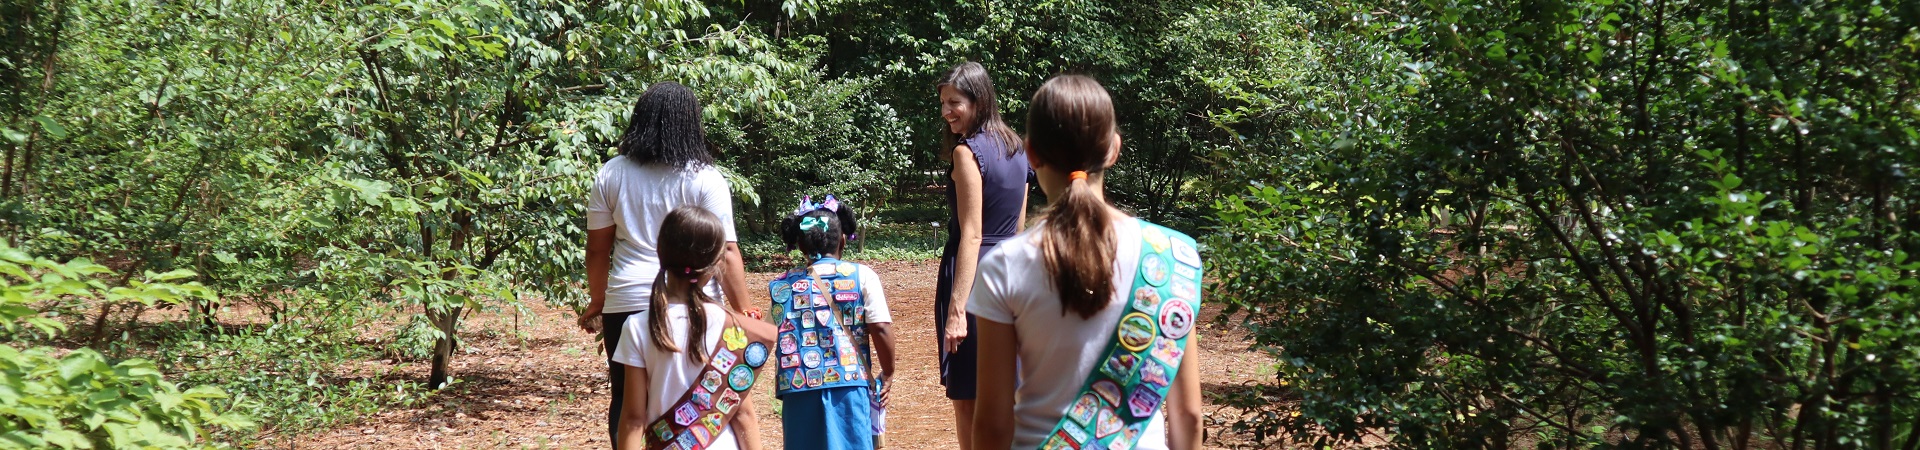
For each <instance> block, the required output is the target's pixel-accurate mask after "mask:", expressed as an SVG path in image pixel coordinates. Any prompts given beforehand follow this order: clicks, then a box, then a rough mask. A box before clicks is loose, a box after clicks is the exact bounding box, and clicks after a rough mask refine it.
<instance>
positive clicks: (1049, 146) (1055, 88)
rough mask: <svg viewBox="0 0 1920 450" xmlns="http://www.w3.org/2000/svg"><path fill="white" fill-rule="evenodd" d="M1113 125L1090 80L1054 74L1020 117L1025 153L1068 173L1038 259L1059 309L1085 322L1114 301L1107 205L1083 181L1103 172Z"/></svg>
mask: <svg viewBox="0 0 1920 450" xmlns="http://www.w3.org/2000/svg"><path fill="white" fill-rule="evenodd" d="M1115 129H1116V124H1115V118H1114V113H1113V100H1112V98H1111V97H1109V96H1108V95H1107V90H1106V88H1103V87H1100V83H1099V82H1097V81H1094V80H1093V79H1092V78H1089V77H1086V76H1081V75H1061V76H1056V77H1053V79H1050V80H1047V83H1046V84H1044V85H1041V86H1040V90H1038V91H1036V92H1034V94H1033V101H1032V102H1031V103H1030V104H1029V109H1028V112H1027V146H1028V147H1027V152H1029V154H1031V155H1033V157H1034V158H1035V159H1038V160H1039V161H1040V162H1042V163H1044V164H1045V165H1046V166H1048V167H1052V168H1056V169H1059V170H1064V171H1069V174H1068V180H1067V188H1066V192H1064V193H1062V195H1061V198H1060V199H1059V200H1058V201H1055V202H1053V206H1052V207H1050V208H1048V209H1047V212H1046V213H1045V216H1044V220H1045V221H1046V224H1045V225H1043V226H1042V229H1041V230H1040V231H1041V232H1040V236H1041V237H1040V258H1041V260H1042V261H1043V262H1045V263H1046V268H1047V275H1048V276H1049V277H1051V278H1052V279H1053V285H1054V287H1055V288H1056V289H1058V290H1059V293H1060V302H1061V305H1062V306H1063V308H1062V310H1063V311H1073V312H1076V313H1079V314H1080V317H1082V318H1091V317H1093V315H1094V314H1097V313H1099V312H1100V310H1101V309H1104V308H1106V306H1107V303H1108V301H1109V300H1110V299H1112V298H1113V294H1114V289H1115V287H1114V285H1113V261H1114V258H1115V256H1114V253H1115V252H1116V251H1117V250H1116V249H1115V247H1116V246H1117V244H1116V240H1117V237H1116V236H1115V232H1114V229H1113V228H1114V227H1113V222H1112V220H1110V219H1109V218H1108V216H1107V212H1106V211H1107V208H1108V206H1107V204H1106V201H1105V200H1103V199H1102V197H1101V196H1100V194H1099V192H1098V189H1099V188H1097V187H1095V186H1094V185H1093V184H1092V182H1091V181H1088V180H1087V177H1088V175H1089V173H1093V174H1098V173H1100V172H1102V171H1104V170H1105V168H1106V166H1107V156H1108V154H1109V151H1111V150H1112V149H1113V145H1114V139H1115V138H1116V136H1118V135H1117V134H1116V132H1115Z"/></svg>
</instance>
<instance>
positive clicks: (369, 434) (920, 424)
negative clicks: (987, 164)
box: [260, 261, 1273, 450]
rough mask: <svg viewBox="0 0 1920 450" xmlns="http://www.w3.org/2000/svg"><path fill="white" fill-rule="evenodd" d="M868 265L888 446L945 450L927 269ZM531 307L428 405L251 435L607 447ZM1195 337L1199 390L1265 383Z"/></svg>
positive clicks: (563, 326)
mask: <svg viewBox="0 0 1920 450" xmlns="http://www.w3.org/2000/svg"><path fill="white" fill-rule="evenodd" d="M873 266H874V268H875V269H876V270H878V271H879V272H880V277H881V279H883V280H885V281H886V283H887V286H886V288H887V299H888V303H889V306H890V307H891V308H892V309H893V316H894V333H895V334H896V335H898V336H899V339H900V341H899V342H900V355H899V358H900V360H899V361H898V364H897V370H898V371H899V372H900V374H899V375H898V377H897V378H896V380H897V381H896V384H895V385H894V388H893V395H892V401H893V404H892V405H891V407H890V409H889V412H888V419H887V424H888V426H889V429H888V444H889V445H888V448H891V449H902V450H912V449H942V448H952V447H953V446H954V431H953V429H954V427H953V415H952V412H951V411H952V409H951V406H949V404H948V403H947V401H946V397H945V396H944V395H943V392H944V391H943V390H942V389H941V387H940V385H939V380H938V379H937V378H936V376H937V374H938V370H937V369H936V364H935V356H934V349H935V347H934V330H933V293H934V274H935V273H936V271H937V269H938V262H937V261H923V262H882V263H878V264H873ZM773 276H774V274H772V273H756V274H753V276H751V277H749V279H748V281H749V286H764V285H765V284H766V282H767V281H769V280H771V279H772V278H773ZM536 303H537V302H536ZM531 308H532V311H533V313H534V314H533V316H531V317H528V316H523V317H520V318H519V320H518V323H517V324H516V320H515V317H514V315H513V314H512V313H511V312H508V311H497V312H488V313H479V314H475V315H473V316H471V318H469V319H467V321H466V324H465V325H463V326H462V328H463V329H462V335H463V337H465V345H466V347H465V348H464V349H463V350H464V351H463V352H462V353H460V354H458V355H457V356H456V357H455V359H454V362H453V372H454V376H455V377H457V378H458V379H459V382H458V383H456V384H454V385H453V386H450V387H448V388H447V389H446V390H444V391H442V392H439V393H436V394H434V395H433V396H432V397H431V398H430V399H429V400H428V401H426V402H423V403H422V404H419V405H415V406H414V407H412V408H409V409H394V410H387V411H383V412H380V413H378V414H376V415H373V416H370V417H365V418H363V419H362V420H361V421H359V422H358V423H355V424H352V425H346V426H341V427H337V428H334V429H331V430H327V431H323V432H319V433H314V434H306V435H296V436H281V435H275V434H272V433H271V432H269V433H268V434H265V435H263V436H261V438H262V440H261V442H260V444H262V445H261V446H262V447H270V448H327V449H332V448H348V449H379V450H392V449H429V448H432V449H439V448H607V447H608V443H607V436H606V422H605V417H606V399H607V396H608V395H609V391H608V386H607V377H606V371H605V366H604V363H603V360H602V358H601V357H600V356H598V355H597V354H596V352H597V350H598V349H597V343H596V342H595V340H594V339H593V336H592V335H589V334H587V333H584V332H582V331H580V330H579V329H577V328H575V327H574V326H573V320H572V317H573V313H572V312H571V311H569V310H566V309H563V308H553V307H548V306H545V305H533V306H532V307H531ZM1210 309H1217V308H1210ZM1210 315H1211V314H1209V315H1208V316H1210ZM1209 318H1210V317H1203V319H1209ZM1202 323H1210V322H1202ZM516 330H517V331H516ZM1201 330H1202V331H1201V333H1202V338H1201V340H1200V342H1201V354H1200V356H1201V360H1202V361H1203V362H1202V364H1201V365H1202V368H1201V370H1202V373H1203V378H1202V383H1203V386H1205V389H1206V390H1208V391H1213V390H1216V389H1233V388H1236V387H1237V386H1244V385H1245V384H1247V383H1249V382H1253V381H1257V380H1262V379H1270V378H1271V376H1272V375H1271V372H1265V371H1263V369H1264V368H1265V367H1266V366H1268V365H1270V364H1271V363H1272V361H1273V360H1272V358H1270V357H1268V356H1267V355H1265V354H1262V353H1259V352H1255V351H1250V350H1248V349H1247V347H1248V345H1247V341H1246V338H1245V336H1244V332H1242V331H1239V330H1237V329H1230V328H1221V327H1212V326H1208V327H1203V328H1201ZM366 364H368V365H384V366H387V367H386V368H367V367H359V368H353V369H348V370H369V369H374V370H381V371H384V370H386V369H394V371H395V372H397V373H403V374H408V376H413V377H417V378H420V379H425V378H426V376H427V365H426V363H424V362H401V363H399V364H398V365H397V367H396V366H395V365H394V364H393V362H392V361H368V362H366ZM755 391H756V394H755V397H756V404H757V405H758V406H759V409H758V410H759V411H761V417H762V419H763V420H762V422H763V424H762V425H761V430H762V431H763V434H764V436H765V442H766V443H767V448H772V449H778V448H780V442H781V441H780V433H781V429H780V421H779V419H778V416H777V415H776V414H775V413H774V411H776V410H775V409H774V407H773V406H774V405H773V404H772V400H773V399H772V397H773V396H772V393H771V390H769V389H756V390H755ZM1209 403H1211V402H1209ZM1206 411H1208V415H1209V418H1208V422H1209V424H1208V428H1209V433H1208V434H1209V436H1210V438H1209V439H1208V443H1207V444H1208V447H1209V448H1229V447H1242V446H1246V445H1248V444H1249V443H1247V442H1244V440H1242V439H1237V437H1235V436H1232V435H1231V434H1230V433H1227V432H1225V430H1224V429H1223V428H1224V425H1223V424H1224V423H1226V422H1227V421H1230V420H1231V418H1232V417H1235V415H1236V414H1238V412H1237V411H1233V410H1230V409H1225V408H1222V407H1218V406H1215V405H1212V404H1209V405H1207V407H1206Z"/></svg>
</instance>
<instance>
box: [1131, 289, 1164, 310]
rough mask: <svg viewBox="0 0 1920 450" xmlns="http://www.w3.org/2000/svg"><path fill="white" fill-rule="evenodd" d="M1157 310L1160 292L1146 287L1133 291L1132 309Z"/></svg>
mask: <svg viewBox="0 0 1920 450" xmlns="http://www.w3.org/2000/svg"><path fill="white" fill-rule="evenodd" d="M1159 308H1160V291H1159V290H1157V289H1154V288H1150V287H1146V286H1141V287H1140V288H1139V289H1134V290H1133V309H1138V310H1141V311H1156V310H1158V309H1159Z"/></svg>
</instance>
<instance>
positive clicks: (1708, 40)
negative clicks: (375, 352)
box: [1209, 0, 1920, 448]
mask: <svg viewBox="0 0 1920 450" xmlns="http://www.w3.org/2000/svg"><path fill="white" fill-rule="evenodd" d="M1310 10H1311V11H1312V12H1313V18H1314V20H1313V21H1312V22H1310V23H1309V24H1308V25H1309V26H1310V27H1312V29H1313V30H1314V36H1317V38H1316V41H1315V45H1316V46H1318V47H1319V48H1320V51H1319V52H1317V54H1319V55H1322V56H1320V57H1319V58H1320V59H1319V60H1318V64H1319V65H1320V66H1321V67H1325V68H1327V69H1328V72H1327V73H1328V75H1329V76H1332V77H1336V79H1337V80H1339V81H1341V83H1340V84H1338V85H1332V86H1339V88H1338V89H1336V90H1334V91H1333V92H1330V93H1329V97H1323V98H1313V97H1309V98H1304V99H1303V100H1304V102H1303V103H1301V106H1302V107H1304V108H1305V109H1306V111H1307V112H1308V113H1309V114H1310V116H1309V117H1308V120H1307V121H1305V122H1303V123H1301V124H1299V125H1298V126H1296V127H1293V128H1292V129H1291V131H1292V133H1291V135H1290V139H1287V140H1283V141H1280V142H1282V143H1283V144H1285V145H1283V146H1276V147H1275V148H1273V149H1271V150H1269V151H1270V152H1272V154H1274V155H1278V157H1275V158H1271V159H1270V161H1273V164H1271V165H1269V166H1266V167H1264V168H1265V169H1269V171H1268V172H1267V173H1266V174H1264V175H1263V174H1257V173H1248V175H1246V176H1247V177H1248V180H1247V181H1248V182H1249V183H1250V184H1251V186H1249V187H1244V188H1242V190H1241V191H1240V193H1239V195H1236V196H1234V197H1232V198H1227V199H1222V200H1221V201H1220V202H1219V203H1217V205H1218V208H1219V213H1218V218H1219V220H1220V224H1221V229H1220V231H1221V233H1220V234H1218V235H1216V236H1214V238H1213V239H1212V240H1211V242H1210V245H1209V250H1210V251H1212V252H1213V253H1212V254H1211V255H1212V256H1214V257H1215V258H1216V261H1218V264H1217V265H1216V266H1215V267H1220V268H1222V269H1221V272H1222V273H1221V275H1222V276H1221V277H1220V278H1219V280H1220V281H1219V284H1218V285H1217V286H1216V291H1217V292H1221V293H1223V294H1226V295H1224V297H1226V298H1225V300H1226V301H1227V303H1228V304H1229V305H1230V306H1229V309H1230V310H1234V311H1232V312H1244V313H1245V314H1246V315H1247V317H1248V320H1249V322H1248V324H1249V326H1250V327H1251V328H1252V329H1253V331H1254V335H1255V337H1256V339H1258V340H1259V342H1260V343H1261V344H1264V345H1269V346H1273V347H1275V348H1279V349H1281V352H1282V353H1281V355H1282V362H1283V364H1282V365H1281V367H1280V373H1279V375H1278V377H1279V380H1276V383H1275V384H1284V385H1285V386H1288V387H1289V389H1290V390H1291V391H1292V394H1295V395H1298V396H1299V397H1300V399H1301V400H1300V401H1299V403H1298V404H1297V405H1285V406H1284V407H1285V408H1288V409H1292V410H1294V412H1298V413H1299V414H1298V415H1297V416H1295V415H1292V414H1281V415H1260V416H1258V417H1260V418H1262V419H1261V421H1259V423H1248V424H1244V425H1247V426H1249V427H1253V428H1259V429H1261V430H1262V432H1263V433H1266V434H1269V435H1281V436H1291V438H1292V439H1296V440H1298V441H1301V442H1310V443H1316V444H1336V443H1343V442H1357V441H1360V440H1362V439H1365V438H1366V437H1367V436H1378V437H1379V438H1381V439H1385V440H1387V441H1389V442H1390V443H1391V444H1393V445H1394V446H1395V447H1399V448H1508V447H1518V446H1528V447H1537V448H1588V447H1603V448H1749V447H1768V448H1911V447H1913V446H1915V445H1920V433H1916V432H1915V431H1916V429H1915V427H1914V426H1913V424H1914V423H1915V421H1916V419H1920V400H1916V398H1920V365H1917V364H1916V361H1920V327H1916V325H1915V322H1914V317H1917V316H1920V303H1917V302H1916V301H1915V298H1914V297H1913V292H1914V289H1915V288H1916V287H1917V286H1916V278H1915V277H1914V271H1915V270H1920V262H1916V261H1914V259H1913V257H1912V255H1913V254H1914V252H1915V251H1916V250H1920V220H1917V219H1916V217H1920V201H1916V199H1920V191H1917V190H1916V186H1920V185H1916V183H1914V182H1913V180H1912V178H1911V176H1910V173H1911V170H1912V164H1913V163H1914V162H1915V161H1920V153H1917V152H1920V109H1916V108H1914V107H1913V105H1914V101H1915V90H1914V89H1913V87H1912V86H1913V80H1916V79H1920V65H1917V64H1916V63H1915V60H1916V59H1915V58H1913V57H1912V56H1913V53H1912V49H1913V48H1914V45H1915V44H1916V43H1920V31H1916V30H1920V28H1916V27H1915V25H1916V24H1920V14H1916V10H1914V9H1913V8H1912V5H1904V6H1902V7H1891V6H1887V5H1883V4H1880V3H1875V2H1871V1H1841V2H1820V3H1791V2H1770V1H1733V2H1705V3H1703V2H1689V1H1673V0H1669V1H1656V2H1612V1H1596V2H1575V1H1551V2H1492V3H1488V2H1450V1H1438V2H1432V1H1357V2H1335V3H1331V4H1322V5H1317V6H1314V7H1311V9H1310Z"/></svg>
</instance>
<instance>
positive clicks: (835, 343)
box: [768, 258, 869, 397]
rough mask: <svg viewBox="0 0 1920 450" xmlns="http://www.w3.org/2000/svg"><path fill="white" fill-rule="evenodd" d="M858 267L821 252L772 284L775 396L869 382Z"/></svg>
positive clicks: (864, 300) (770, 287)
mask: <svg viewBox="0 0 1920 450" xmlns="http://www.w3.org/2000/svg"><path fill="white" fill-rule="evenodd" d="M859 267H860V266H859V265H857V264H853V263H849V262H844V261H840V260H837V259H834V258H821V259H819V260H816V261H814V262H813V264H809V265H807V267H802V268H799V269H794V270H792V271H789V272H787V273H786V275H783V276H781V277H780V278H779V279H776V280H773V282H772V283H769V284H768V292H769V293H771V294H772V297H773V303H774V308H773V310H774V311H776V313H777V314H779V316H777V317H779V322H780V334H779V338H778V340H776V341H775V342H776V343H777V347H778V351H777V352H776V355H777V360H778V364H779V367H778V368H777V369H775V370H776V372H775V373H776V374H777V375H776V376H775V382H776V384H775V386H774V396H776V397H779V396H785V395H787V394H789V393H794V392H805V391H811V390H817V389H826V388H835V387H843V386H866V385H867V378H869V377H868V376H867V370H866V365H867V363H866V361H865V359H866V358H865V355H866V353H867V352H866V350H867V349H866V346H865V345H864V344H865V342H863V341H864V337H865V328H864V327H865V325H866V321H867V320H866V319H867V318H866V299H865V296H864V295H862V294H861V290H860V277H859V273H860V271H859V270H860V269H859Z"/></svg>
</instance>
